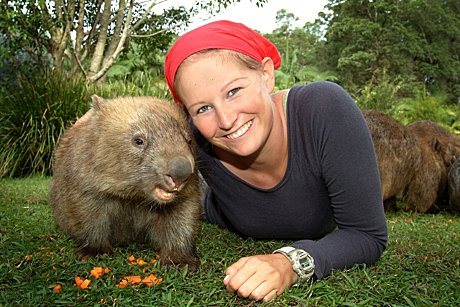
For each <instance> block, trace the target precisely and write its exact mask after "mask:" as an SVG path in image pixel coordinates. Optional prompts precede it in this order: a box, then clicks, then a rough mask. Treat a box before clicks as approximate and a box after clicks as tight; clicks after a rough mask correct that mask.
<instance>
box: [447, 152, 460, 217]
mask: <svg viewBox="0 0 460 307" xmlns="http://www.w3.org/2000/svg"><path fill="white" fill-rule="evenodd" d="M447 185H448V191H449V210H450V211H452V212H455V213H460V157H458V158H457V159H456V160H455V162H454V163H453V164H452V166H451V167H450V170H449V174H448V177H447Z"/></svg>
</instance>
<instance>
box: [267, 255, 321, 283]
mask: <svg viewBox="0 0 460 307" xmlns="http://www.w3.org/2000/svg"><path fill="white" fill-rule="evenodd" d="M273 253H280V254H283V255H284V256H286V257H287V258H288V259H289V261H290V262H291V264H292V268H293V269H294V271H295V272H296V274H297V276H298V278H299V282H303V281H309V280H310V279H311V277H312V276H313V274H314V273H315V261H314V260H313V257H312V256H311V255H310V254H309V253H307V252H306V251H304V250H303V249H298V248H294V247H292V246H286V247H282V248H280V249H277V250H275V251H274V252H273Z"/></svg>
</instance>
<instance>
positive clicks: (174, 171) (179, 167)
mask: <svg viewBox="0 0 460 307" xmlns="http://www.w3.org/2000/svg"><path fill="white" fill-rule="evenodd" d="M192 173H193V162H192V161H191V160H190V159H188V158H186V157H183V156H179V157H176V158H174V159H173V160H171V161H170V162H169V165H168V173H167V174H166V176H167V177H169V178H170V179H171V180H172V181H173V182H172V185H173V187H174V188H177V187H179V186H180V185H181V183H183V182H184V181H186V180H187V179H188V177H190V175H191V174H192ZM167 179H168V178H167ZM168 181H170V180H168Z"/></svg>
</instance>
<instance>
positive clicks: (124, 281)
mask: <svg viewBox="0 0 460 307" xmlns="http://www.w3.org/2000/svg"><path fill="white" fill-rule="evenodd" d="M127 285H128V280H127V279H123V280H122V281H120V283H119V284H116V285H115V286H117V287H118V288H126V286H127Z"/></svg>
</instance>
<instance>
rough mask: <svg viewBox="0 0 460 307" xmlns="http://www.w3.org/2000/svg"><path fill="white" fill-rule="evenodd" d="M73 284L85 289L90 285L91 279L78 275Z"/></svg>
mask: <svg viewBox="0 0 460 307" xmlns="http://www.w3.org/2000/svg"><path fill="white" fill-rule="evenodd" d="M75 284H76V285H77V287H79V288H80V289H87V288H88V287H89V286H90V285H91V280H89V279H85V280H83V279H81V278H80V277H78V276H77V277H75Z"/></svg>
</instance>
